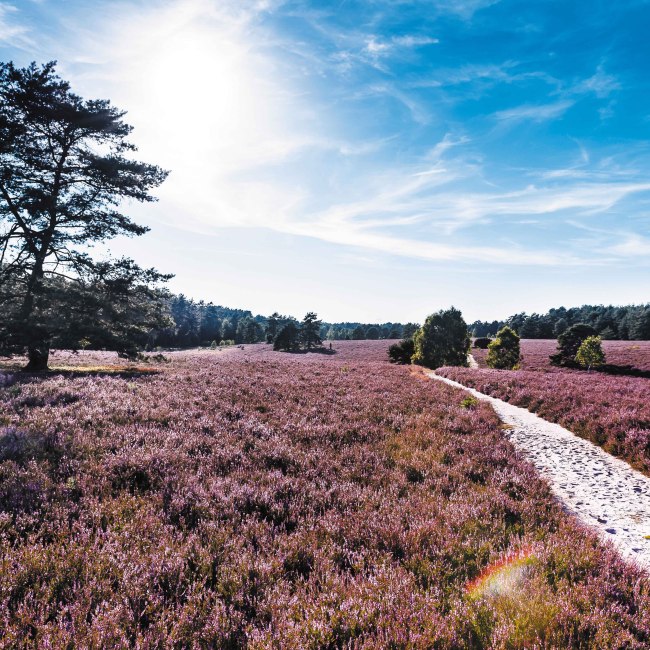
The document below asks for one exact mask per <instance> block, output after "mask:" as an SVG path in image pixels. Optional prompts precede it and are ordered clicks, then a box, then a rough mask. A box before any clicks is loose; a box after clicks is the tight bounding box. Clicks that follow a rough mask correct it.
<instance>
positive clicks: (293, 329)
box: [273, 321, 300, 352]
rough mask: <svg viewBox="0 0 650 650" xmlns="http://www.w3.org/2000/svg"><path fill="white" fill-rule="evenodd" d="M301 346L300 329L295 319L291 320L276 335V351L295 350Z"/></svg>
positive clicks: (274, 346)
mask: <svg viewBox="0 0 650 650" xmlns="http://www.w3.org/2000/svg"><path fill="white" fill-rule="evenodd" d="M299 347H300V330H299V329H298V327H297V326H296V324H295V323H294V322H293V321H289V322H288V323H287V324H286V325H285V326H284V327H283V328H282V329H281V330H280V331H279V332H278V335H277V336H276V337H275V341H273V349H274V350H275V351H283V352H295V351H296V350H298V348H299Z"/></svg>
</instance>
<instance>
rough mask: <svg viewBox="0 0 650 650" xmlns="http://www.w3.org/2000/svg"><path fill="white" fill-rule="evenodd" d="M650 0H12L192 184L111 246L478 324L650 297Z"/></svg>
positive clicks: (32, 53) (335, 303) (176, 179)
mask: <svg viewBox="0 0 650 650" xmlns="http://www.w3.org/2000/svg"><path fill="white" fill-rule="evenodd" d="M649 31H650V3H648V2H641V1H631V2H617V3H612V2H604V1H603V2H601V1H598V0H595V1H592V2H588V3H587V2H583V1H581V2H571V1H567V0H563V1H551V0H548V1H545V0H539V1H537V2H530V1H527V2H523V1H513V0H501V1H499V0H439V1H437V0H428V1H426V2H418V1H410V2H407V1H401V0H369V1H366V2H353V1H352V0H347V1H346V0H339V1H337V2H307V1H288V2H282V1H281V0H257V1H255V0H251V1H250V2H249V1H246V0H238V1H236V0H222V1H208V0H167V1H158V0H140V1H135V0H121V1H120V2H115V1H112V0H97V1H95V2H92V3H88V2H81V1H79V0H68V1H65V0H56V1H55V0H10V1H9V2H2V1H0V55H1V57H2V60H9V59H11V60H13V61H14V62H16V63H18V64H21V65H23V64H27V63H28V62H30V61H32V60H36V61H38V62H44V61H47V60H51V59H56V60H57V61H58V62H59V66H58V70H59V73H60V74H61V76H63V77H64V78H66V79H68V80H70V81H71V83H72V85H73V88H74V89H75V90H76V91H77V92H78V93H79V94H81V95H83V96H85V97H102V98H104V97H107V98H110V99H111V100H112V101H113V102H114V103H115V104H116V105H117V106H119V107H121V108H124V109H126V110H128V117H127V119H128V121H129V122H130V123H131V124H133V125H134V127H135V130H134V133H133V137H132V140H133V141H134V142H135V143H136V144H137V145H138V147H139V150H140V151H139V154H138V155H139V156H140V158H141V159H143V160H146V161H148V162H155V163H157V164H159V165H161V166H163V167H165V168H167V169H169V170H171V174H170V177H169V179H168V180H167V181H166V183H165V184H164V185H163V186H162V187H161V188H160V190H159V192H158V194H159V197H160V201H159V202H158V203H156V204H149V205H146V206H141V205H133V206H129V211H130V214H132V215H133V216H134V218H135V219H136V220H137V221H139V222H141V223H145V224H147V225H149V226H150V227H151V228H152V231H151V232H150V233H149V234H147V235H146V236H144V237H142V238H138V239H136V240H125V241H122V240H116V241H114V242H111V245H110V249H111V251H112V252H113V253H118V254H123V253H126V254H128V255H131V256H133V257H134V258H135V259H136V260H138V261H139V262H140V263H142V264H146V265H155V266H156V267H157V268H159V269H161V270H163V271H166V272H172V273H175V274H176V277H175V279H174V280H173V281H172V283H171V288H172V289H173V290H175V291H183V292H185V293H186V294H188V295H191V296H193V297H195V298H204V299H206V300H212V301H214V302H216V303H219V304H227V305H230V306H237V307H243V308H249V309H251V310H252V311H254V312H255V313H270V312H272V311H274V310H278V311H281V312H285V313H292V314H295V315H298V316H300V315H302V314H303V313H304V312H306V311H307V310H316V311H318V313H319V315H320V316H321V317H323V318H325V319H327V320H330V321H333V320H342V319H345V320H362V321H366V322H372V321H387V320H401V321H407V320H416V321H421V320H422V319H423V318H424V317H425V316H426V315H427V314H428V313H431V312H432V311H435V310H437V309H439V308H441V307H447V306H449V305H451V304H454V305H456V306H457V307H459V308H460V309H462V311H463V313H464V315H465V317H466V319H467V320H468V321H470V320H474V319H478V318H481V319H493V318H499V317H505V316H507V315H510V314H511V313H514V312H517V311H524V310H525V311H529V312H532V311H545V310H546V309H548V308H549V307H553V306H559V305H561V304H564V305H566V306H572V305H579V304H583V303H613V304H624V303H631V302H634V303H639V302H647V301H649V300H650V294H649V292H648V286H649V280H650V273H649V271H650V265H649V263H648V260H649V259H650V140H649V136H650V104H649V103H648V98H649V97H650V88H649V85H650V82H649V80H650V75H649V74H648V70H649V69H650V60H649V59H650V56H649V55H650V45H649V44H648V38H647V34H648V32H649Z"/></svg>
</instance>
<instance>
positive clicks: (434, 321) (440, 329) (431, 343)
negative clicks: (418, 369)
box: [413, 307, 470, 368]
mask: <svg viewBox="0 0 650 650" xmlns="http://www.w3.org/2000/svg"><path fill="white" fill-rule="evenodd" d="M413 343H414V346H415V352H414V355H413V363H417V364H418V365H421V366H425V367H427V368H439V367H440V366H466V365H467V353H468V352H469V343H470V338H469V332H468V331H467V323H466V322H465V320H464V319H463V316H462V314H461V313H460V311H459V310H458V309H455V308H454V307H451V308H450V309H441V310H440V311H439V312H436V313H435V314H431V315H430V316H428V317H427V319H426V321H425V322H424V325H422V327H421V328H420V329H419V330H418V331H417V332H416V333H415V336H414V338H413Z"/></svg>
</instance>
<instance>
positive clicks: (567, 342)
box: [550, 323, 596, 367]
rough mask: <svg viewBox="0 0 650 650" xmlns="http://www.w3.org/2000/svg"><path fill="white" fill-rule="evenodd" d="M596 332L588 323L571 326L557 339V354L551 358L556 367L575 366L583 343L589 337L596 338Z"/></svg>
mask: <svg viewBox="0 0 650 650" xmlns="http://www.w3.org/2000/svg"><path fill="white" fill-rule="evenodd" d="M595 335H596V330H595V329H594V328H593V327H591V325H587V324H586V323H576V324H575V325H571V327H569V328H568V329H566V330H565V331H564V332H562V334H560V336H558V338H557V352H556V353H555V354H554V355H552V356H551V357H550V359H551V363H552V364H553V365H556V366H569V367H570V366H574V365H575V363H576V354H577V353H578V348H579V347H580V346H581V345H582V342H583V341H584V340H585V339H586V338H588V337H589V336H595Z"/></svg>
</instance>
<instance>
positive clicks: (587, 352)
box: [576, 336, 605, 371]
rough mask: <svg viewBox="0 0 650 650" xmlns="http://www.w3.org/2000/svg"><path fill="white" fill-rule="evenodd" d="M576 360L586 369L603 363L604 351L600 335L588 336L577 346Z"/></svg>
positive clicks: (589, 369)
mask: <svg viewBox="0 0 650 650" xmlns="http://www.w3.org/2000/svg"><path fill="white" fill-rule="evenodd" d="M576 361H577V362H578V363H579V364H580V365H581V366H582V367H583V368H586V369H587V371H591V369H592V368H596V367H597V366H602V365H603V364H604V363H605V353H604V352H603V346H602V342H601V338H600V336H588V337H587V338H586V339H585V340H584V341H583V342H582V343H581V344H580V347H579V348H578V352H577V353H576Z"/></svg>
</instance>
